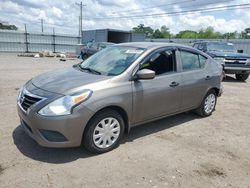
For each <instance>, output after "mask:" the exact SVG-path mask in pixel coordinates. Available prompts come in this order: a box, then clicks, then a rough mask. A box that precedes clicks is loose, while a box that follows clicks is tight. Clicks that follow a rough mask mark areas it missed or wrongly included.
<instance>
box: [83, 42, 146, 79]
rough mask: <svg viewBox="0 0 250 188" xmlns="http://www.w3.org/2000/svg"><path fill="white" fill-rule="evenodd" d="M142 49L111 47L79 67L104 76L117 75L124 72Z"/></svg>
mask: <svg viewBox="0 0 250 188" xmlns="http://www.w3.org/2000/svg"><path fill="white" fill-rule="evenodd" d="M144 50H145V49H144V48H135V47H127V46H112V47H109V48H105V49H104V50H102V51H100V52H98V53H96V54H94V55H93V56H91V57H89V58H88V59H86V60H85V61H83V62H82V63H81V64H80V66H81V68H89V69H92V70H94V71H98V72H100V73H101V74H104V75H108V76H109V75H119V74H121V73H122V72H123V71H125V70H126V69H127V68H128V67H129V66H130V65H131V64H132V63H133V62H134V61H135V60H136V59H137V58H138V57H139V56H140V55H141V54H142V53H143V52H144Z"/></svg>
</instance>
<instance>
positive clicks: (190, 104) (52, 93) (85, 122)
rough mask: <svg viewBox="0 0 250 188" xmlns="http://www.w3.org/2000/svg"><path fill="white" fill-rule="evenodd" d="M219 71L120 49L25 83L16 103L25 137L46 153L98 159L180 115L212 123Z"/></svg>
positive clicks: (166, 54)
mask: <svg viewBox="0 0 250 188" xmlns="http://www.w3.org/2000/svg"><path fill="white" fill-rule="evenodd" d="M221 79H222V67H221V65H220V64H218V63H217V62H215V61H214V60H213V59H212V58H211V57H210V56H208V55H206V54H205V53H203V52H201V51H198V50H196V49H194V48H191V47H186V46H182V45H178V44H173V43H171V44H168V43H146V42H145V43H143V42H142V43H124V44H118V45H114V46H112V47H109V48H106V49H104V50H102V51H100V52H98V53H96V54H95V55H93V56H91V57H90V58H88V59H86V60H85V61H83V62H82V63H79V64H76V65H73V66H72V67H69V68H66V69H59V70H56V71H51V72H48V73H45V74H42V75H40V76H37V77H34V78H33V79H32V80H30V81H28V82H27V83H26V84H25V85H24V86H23V88H22V89H21V90H20V93H19V95H18V114H19V116H20V119H21V125H22V126H23V128H24V129H25V131H26V132H27V133H28V134H29V135H30V136H31V137H32V138H33V139H34V140H36V141H37V142H38V143H39V144H40V145H42V146H45V147H75V146H80V145H82V144H83V145H84V146H85V148H86V149H87V150H89V151H90V152H93V153H103V152H107V151H110V150H112V149H113V148H115V147H116V146H118V145H119V142H120V141H121V139H122V136H123V134H124V133H125V132H128V131H129V130H130V128H131V127H134V126H136V125H139V124H143V123H146V122H149V121H153V120H156V119H160V118H163V117H166V116H170V115H173V114H177V113H181V112H184V111H189V110H195V111H196V112H197V113H198V114H199V115H201V116H209V115H211V114H212V112H213V111H214V109H215V105H216V100H217V97H218V96H220V95H221V93H222V87H221Z"/></svg>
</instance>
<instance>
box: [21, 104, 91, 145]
mask: <svg viewBox="0 0 250 188" xmlns="http://www.w3.org/2000/svg"><path fill="white" fill-rule="evenodd" d="M17 109H18V115H19V117H20V120H21V125H22V127H23V128H24V130H25V132H26V133H27V134H28V135H29V136H30V137H31V138H33V139H34V140H35V141H36V142H37V143H38V144H39V145H41V146H45V147H55V148H64V147H77V146H80V145H81V141H82V135H83V131H84V128H85V126H86V125H87V122H88V121H89V119H90V118H91V117H92V116H93V115H94V112H93V111H91V110H89V109H88V108H87V107H85V106H84V105H83V104H81V105H79V106H77V107H76V108H75V109H74V110H73V113H72V114H70V115H65V116H54V117H46V116H41V115H39V114H38V113H37V111H38V109H36V108H35V107H34V109H32V107H31V109H30V110H28V111H27V112H24V110H23V109H22V108H21V107H20V105H18V107H17Z"/></svg>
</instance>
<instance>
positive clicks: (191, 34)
mask: <svg viewBox="0 0 250 188" xmlns="http://www.w3.org/2000/svg"><path fill="white" fill-rule="evenodd" d="M176 38H182V39H195V38H197V32H195V31H190V30H185V31H180V32H179V33H178V34H176Z"/></svg>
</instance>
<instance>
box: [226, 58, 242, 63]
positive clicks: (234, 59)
mask: <svg viewBox="0 0 250 188" xmlns="http://www.w3.org/2000/svg"><path fill="white" fill-rule="evenodd" d="M246 62H247V59H245V58H225V63H226V64H246Z"/></svg>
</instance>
